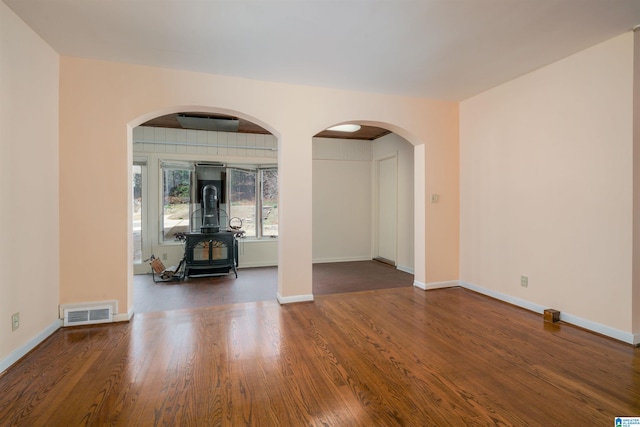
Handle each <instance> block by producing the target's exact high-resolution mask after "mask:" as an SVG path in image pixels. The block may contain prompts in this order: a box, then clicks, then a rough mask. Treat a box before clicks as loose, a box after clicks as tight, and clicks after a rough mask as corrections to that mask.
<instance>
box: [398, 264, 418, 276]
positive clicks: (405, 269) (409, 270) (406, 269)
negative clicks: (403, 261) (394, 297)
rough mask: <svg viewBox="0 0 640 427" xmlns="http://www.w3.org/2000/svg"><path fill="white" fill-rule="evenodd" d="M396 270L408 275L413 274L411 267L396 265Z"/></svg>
mask: <svg viewBox="0 0 640 427" xmlns="http://www.w3.org/2000/svg"><path fill="white" fill-rule="evenodd" d="M396 269H398V270H400V271H404V272H405V273H409V274H415V272H414V270H413V267H406V266H404V265H398V266H397V267H396Z"/></svg>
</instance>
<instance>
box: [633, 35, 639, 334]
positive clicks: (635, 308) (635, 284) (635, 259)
mask: <svg viewBox="0 0 640 427" xmlns="http://www.w3.org/2000/svg"><path fill="white" fill-rule="evenodd" d="M633 42H634V43H633V259H632V262H633V290H632V305H633V331H634V333H635V334H636V336H638V337H640V30H636V31H635V32H634V33H633Z"/></svg>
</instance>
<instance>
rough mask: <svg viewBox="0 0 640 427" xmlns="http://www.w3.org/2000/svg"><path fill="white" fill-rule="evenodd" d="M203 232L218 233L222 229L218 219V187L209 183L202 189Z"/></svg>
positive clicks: (201, 229)
mask: <svg viewBox="0 0 640 427" xmlns="http://www.w3.org/2000/svg"><path fill="white" fill-rule="evenodd" d="M200 231H201V232H202V233H217V232H219V231H220V221H219V219H218V189H217V188H216V187H215V185H212V184H208V185H205V186H204V188H203V189H202V227H201V228H200Z"/></svg>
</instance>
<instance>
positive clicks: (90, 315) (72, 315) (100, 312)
mask: <svg viewBox="0 0 640 427" xmlns="http://www.w3.org/2000/svg"><path fill="white" fill-rule="evenodd" d="M111 322H113V310H112V307H111V306H102V307H90V308H73V309H65V310H64V323H63V325H64V326H76V325H92V324H95V323H111Z"/></svg>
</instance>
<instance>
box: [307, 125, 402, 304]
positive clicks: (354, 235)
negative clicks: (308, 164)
mask: <svg viewBox="0 0 640 427" xmlns="http://www.w3.org/2000/svg"><path fill="white" fill-rule="evenodd" d="M377 125H378V124H377ZM380 125H381V124H380ZM381 126H384V125H381ZM361 129H362V131H363V132H354V133H353V134H345V133H338V132H335V131H324V132H320V133H319V134H317V135H316V136H315V137H314V140H313V144H314V147H313V148H314V149H313V153H314V154H313V261H314V283H313V293H314V294H322V293H333V291H339V292H344V291H348V290H363V289H375V288H376V287H384V286H385V284H384V283H382V279H383V276H384V274H382V275H381V274H377V273H375V272H373V271H372V268H377V267H371V266H369V265H366V264H363V262H367V261H368V262H371V260H372V259H375V258H377V257H380V256H381V254H383V255H384V258H385V261H388V262H391V264H392V269H398V270H400V271H401V272H404V273H401V274H400V275H402V274H405V275H406V277H404V278H400V279H397V278H394V280H400V281H402V282H406V286H411V285H412V284H413V272H414V232H413V225H414V218H413V216H414V190H413V188H414V185H413V182H414V155H413V151H414V150H413V148H414V146H413V145H412V144H411V143H410V142H409V141H407V140H406V139H404V138H403V137H401V136H400V135H398V134H396V133H393V132H391V131H390V130H388V129H387V128H386V127H378V126H372V125H367V126H362V127H361ZM382 164H384V165H386V164H392V165H393V168H385V169H384V172H385V173H387V174H389V173H390V174H392V176H387V177H386V178H385V177H384V176H383V175H381V174H380V172H381V167H380V165H382ZM391 178H392V179H391ZM385 212H390V213H391V214H392V215H387V216H384V215H381V214H384V213H385ZM389 220H391V221H389ZM383 245H384V251H381V249H382V248H383ZM329 269H331V271H330V270H329ZM376 271H377V270H376ZM382 272H383V273H385V274H386V273H388V272H389V270H388V267H387V268H386V269H385V270H382ZM365 276H368V278H367V277H365ZM338 282H343V283H347V284H339V283H338ZM364 282H368V284H367V283H364ZM378 282H379V283H378ZM332 284H335V286H333V285H332Z"/></svg>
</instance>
